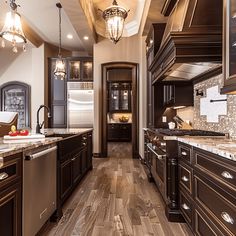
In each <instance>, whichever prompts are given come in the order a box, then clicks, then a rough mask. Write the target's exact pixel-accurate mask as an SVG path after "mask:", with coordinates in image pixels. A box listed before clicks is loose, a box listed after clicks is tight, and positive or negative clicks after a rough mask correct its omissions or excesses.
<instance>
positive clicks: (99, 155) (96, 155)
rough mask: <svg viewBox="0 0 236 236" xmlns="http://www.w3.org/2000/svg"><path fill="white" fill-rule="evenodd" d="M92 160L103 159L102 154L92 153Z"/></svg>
mask: <svg viewBox="0 0 236 236" xmlns="http://www.w3.org/2000/svg"><path fill="white" fill-rule="evenodd" d="M93 157H94V158H103V156H102V153H93Z"/></svg>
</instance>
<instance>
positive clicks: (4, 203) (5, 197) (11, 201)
mask: <svg viewBox="0 0 236 236" xmlns="http://www.w3.org/2000/svg"><path fill="white" fill-rule="evenodd" d="M21 224H22V221H21V184H15V185H13V186H11V187H9V188H7V189H6V190H4V191H1V194H0V235H7V236H20V235H22V233H21Z"/></svg>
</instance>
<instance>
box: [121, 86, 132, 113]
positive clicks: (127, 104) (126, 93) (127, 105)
mask: <svg viewBox="0 0 236 236" xmlns="http://www.w3.org/2000/svg"><path fill="white" fill-rule="evenodd" d="M119 97H120V110H122V111H131V84H130V83H121V84H120V96H119Z"/></svg>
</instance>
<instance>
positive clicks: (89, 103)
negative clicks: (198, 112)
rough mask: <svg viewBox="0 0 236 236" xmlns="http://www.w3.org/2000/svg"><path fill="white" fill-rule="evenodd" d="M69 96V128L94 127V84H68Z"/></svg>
mask: <svg viewBox="0 0 236 236" xmlns="http://www.w3.org/2000/svg"><path fill="white" fill-rule="evenodd" d="M67 94H68V99H67V101H68V104H67V109H68V113H67V115H68V116H67V117H68V119H67V120H68V125H67V127H69V128H81V127H93V121H94V118H93V117H94V112H93V105H94V99H93V82H68V83H67Z"/></svg>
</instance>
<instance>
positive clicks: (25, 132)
mask: <svg viewBox="0 0 236 236" xmlns="http://www.w3.org/2000/svg"><path fill="white" fill-rule="evenodd" d="M8 135H9V136H10V137H16V136H27V135H29V131H28V130H27V129H21V130H17V129H16V126H15V125H12V126H11V130H10V131H9V133H8Z"/></svg>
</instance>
